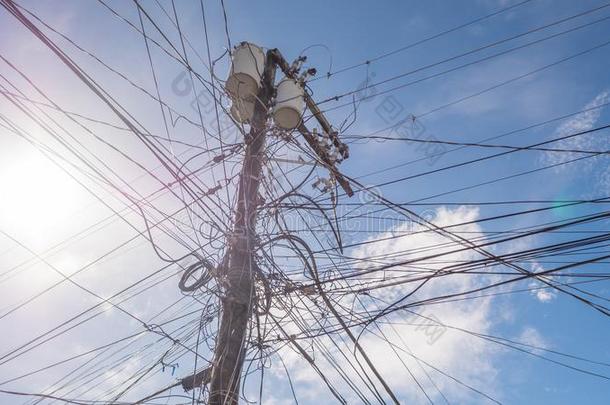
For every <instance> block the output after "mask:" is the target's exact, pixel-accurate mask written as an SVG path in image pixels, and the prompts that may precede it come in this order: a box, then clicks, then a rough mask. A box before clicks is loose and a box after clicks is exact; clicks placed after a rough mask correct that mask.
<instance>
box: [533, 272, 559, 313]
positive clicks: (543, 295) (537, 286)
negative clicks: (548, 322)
mask: <svg viewBox="0 0 610 405" xmlns="http://www.w3.org/2000/svg"><path fill="white" fill-rule="evenodd" d="M541 271H544V269H543V268H542V266H540V265H539V264H538V263H534V264H533V265H532V272H534V273H539V272H541ZM528 287H529V288H531V289H532V290H531V291H530V293H531V294H532V295H533V296H534V297H536V299H537V300H538V301H540V302H542V303H548V302H551V301H553V300H554V299H555V297H557V293H556V292H555V290H553V289H551V288H550V287H549V286H547V285H546V284H543V283H541V282H539V281H532V282H531V283H529V285H528Z"/></svg>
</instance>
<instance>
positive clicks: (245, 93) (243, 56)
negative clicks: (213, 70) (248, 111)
mask: <svg viewBox="0 0 610 405" xmlns="http://www.w3.org/2000/svg"><path fill="white" fill-rule="evenodd" d="M231 62H232V64H231V71H230V73H229V78H228V79H227V82H226V83H225V89H226V90H227V93H229V96H230V97H231V98H233V99H237V98H244V99H245V98H250V97H254V96H256V94H257V93H258V89H259V87H260V83H261V79H262V77H263V70H264V69H265V52H264V51H263V49H262V48H260V47H259V46H256V45H254V44H251V43H249V42H242V43H241V44H239V45H238V46H237V47H236V48H235V50H234V51H233V58H232V61H231Z"/></svg>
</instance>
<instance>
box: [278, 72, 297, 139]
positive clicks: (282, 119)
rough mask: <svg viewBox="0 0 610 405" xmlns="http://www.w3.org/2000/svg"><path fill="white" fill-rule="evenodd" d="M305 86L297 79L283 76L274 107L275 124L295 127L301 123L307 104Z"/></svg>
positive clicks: (285, 127)
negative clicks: (304, 95) (304, 97)
mask: <svg viewBox="0 0 610 405" xmlns="http://www.w3.org/2000/svg"><path fill="white" fill-rule="evenodd" d="M303 92H304V90H303V87H301V85H300V84H299V83H297V82H296V81H295V80H293V79H290V78H288V77H285V78H283V79H282V80H281V81H280V84H278V86H277V98H276V103H275V106H274V107H273V119H274V121H275V124H276V125H277V126H279V127H280V128H283V129H294V128H296V127H297V126H298V125H299V124H300V123H301V115H302V114H303V108H304V106H305V100H304V99H303V94H304V93H303Z"/></svg>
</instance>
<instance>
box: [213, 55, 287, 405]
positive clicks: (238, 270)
mask: <svg viewBox="0 0 610 405" xmlns="http://www.w3.org/2000/svg"><path fill="white" fill-rule="evenodd" d="M261 82H262V83H261V88H260V90H259V92H258V94H257V98H256V101H255V106H254V116H253V117H252V120H251V126H250V133H249V135H248V136H247V139H246V150H245V157H244V163H243V166H242V170H241V175H240V180H239V186H238V196H237V207H236V212H235V221H234V230H233V238H232V240H231V241H230V244H229V250H228V252H227V255H228V258H227V260H226V263H227V267H226V281H227V286H226V295H225V297H223V299H222V319H221V321H220V329H219V331H218V338H217V341H216V348H215V352H214V363H213V370H212V379H211V382H210V401H209V404H210V405H234V404H237V403H238V398H239V385H240V384H239V383H240V375H241V370H242V365H243V362H244V356H245V348H244V343H245V342H244V341H245V338H246V330H247V328H248V321H249V320H250V315H251V314H252V305H253V298H254V297H253V292H254V275H253V272H254V266H256V264H255V263H254V252H253V251H254V249H253V246H254V240H255V227H256V212H257V208H258V187H259V185H260V178H261V169H262V152H263V149H264V146H265V138H266V125H267V117H268V112H269V105H270V102H271V99H272V97H273V90H274V87H273V86H274V82H275V62H274V60H273V53H272V51H267V53H266V58H265V69H264V71H263V75H262V81H261Z"/></svg>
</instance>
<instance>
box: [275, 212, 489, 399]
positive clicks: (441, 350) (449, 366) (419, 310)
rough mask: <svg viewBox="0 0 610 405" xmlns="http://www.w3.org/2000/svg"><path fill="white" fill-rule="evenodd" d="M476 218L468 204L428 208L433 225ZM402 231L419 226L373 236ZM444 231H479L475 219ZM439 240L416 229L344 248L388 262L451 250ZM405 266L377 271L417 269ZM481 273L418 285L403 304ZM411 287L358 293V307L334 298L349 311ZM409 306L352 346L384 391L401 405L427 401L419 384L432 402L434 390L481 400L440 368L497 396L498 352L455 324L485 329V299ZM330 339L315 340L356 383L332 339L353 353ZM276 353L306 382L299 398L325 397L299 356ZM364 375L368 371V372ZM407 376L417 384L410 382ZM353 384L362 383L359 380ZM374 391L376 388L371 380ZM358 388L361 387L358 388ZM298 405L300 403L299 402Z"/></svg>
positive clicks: (460, 285) (464, 255)
mask: <svg viewBox="0 0 610 405" xmlns="http://www.w3.org/2000/svg"><path fill="white" fill-rule="evenodd" d="M478 217H479V211H478V209H477V208H475V207H459V208H456V209H447V208H439V209H437V210H436V211H435V212H434V213H433V215H432V218H431V220H432V221H433V222H434V223H436V224H437V225H439V226H446V225H449V224H455V223H462V222H468V221H472V220H476V219H477V218H478ZM407 230H413V231H418V230H422V228H421V227H419V226H415V227H413V226H412V225H409V224H403V225H401V226H399V227H396V228H394V229H392V230H389V231H388V232H387V234H382V235H378V236H377V238H379V239H384V238H385V237H388V236H390V235H392V231H394V232H395V234H402V231H407ZM452 230H453V231H470V232H481V228H480V227H479V226H478V225H477V224H470V225H465V226H460V227H455V228H452ZM396 231H399V232H396ZM447 242H448V239H446V238H444V237H442V236H439V235H437V234H435V233H432V232H424V233H417V234H412V235H409V236H407V237H401V238H395V239H389V240H385V241H379V242H377V243H371V244H367V245H364V246H363V247H360V248H358V249H356V250H355V251H353V252H351V253H350V255H351V256H356V257H359V258H361V259H363V260H366V259H373V258H375V257H378V258H379V259H380V260H383V261H385V262H388V261H392V260H394V261H395V260H399V259H404V258H405V257H421V256H425V255H427V254H429V252H430V251H432V250H433V251H434V252H435V253H439V252H442V251H449V250H453V249H455V248H456V245H455V244H449V245H444V246H440V247H439V246H438V245H439V244H446V243H447ZM432 247H434V248H432ZM422 249H423V250H422ZM415 250H419V252H418V253H411V254H407V255H404V252H405V251H411V252H413V251H415ZM426 250H427V251H426ZM392 255H397V256H396V257H395V258H394V259H387V258H388V257H393V256H392ZM474 258H477V254H476V253H473V252H470V251H466V252H459V253H451V254H448V255H447V256H444V257H442V258H441V259H437V260H426V261H424V262H422V263H418V266H422V267H425V268H427V269H431V270H432V271H435V270H438V269H440V268H442V267H443V265H444V264H443V263H441V261H442V262H446V261H449V262H455V261H462V260H472V259H474ZM412 270H414V268H413V267H409V266H399V267H396V268H394V269H392V270H391V271H390V270H388V271H387V272H386V274H385V277H386V279H394V280H395V279H397V278H399V277H405V275H407V277H417V276H418V273H408V271H412ZM483 277H484V276H474V275H467V274H462V275H452V276H446V277H437V278H434V279H431V281H429V282H428V283H426V285H424V286H423V287H422V288H421V289H419V290H418V291H417V292H416V293H414V294H413V295H412V296H411V297H410V298H409V300H408V301H406V302H413V301H418V300H422V299H426V298H432V297H437V296H439V295H443V294H447V293H456V292H460V291H466V290H469V289H472V288H474V287H476V286H478V285H481V284H482V283H483V280H484V278H483ZM415 285H417V283H416V282H415V283H404V284H400V285H394V286H390V287H384V288H381V289H379V290H374V291H372V292H371V293H370V294H371V296H372V297H374V299H371V300H368V299H366V297H360V299H362V300H366V301H365V302H366V304H365V305H364V306H361V307H359V306H358V302H355V303H353V302H351V301H347V300H346V299H342V301H341V302H342V303H343V304H344V308H352V304H355V309H354V312H358V311H361V310H363V308H366V309H367V310H369V311H371V310H373V309H376V308H377V309H379V308H381V307H382V305H381V304H379V302H380V301H379V300H383V301H385V302H392V301H394V300H397V299H399V298H401V297H404V296H405V295H406V294H408V293H410V292H412V289H413V287H414V286H415ZM413 312H414V313H409V312H405V311H401V312H397V313H394V314H392V315H391V316H389V317H386V318H383V319H382V320H381V322H379V323H378V325H377V326H371V327H370V328H369V329H368V331H369V333H364V334H363V335H362V337H361V339H360V344H361V345H362V347H363V348H364V349H365V350H366V352H367V353H368V355H369V356H370V358H371V359H372V361H373V363H374V365H375V367H376V368H377V369H378V370H379V372H380V374H381V375H382V376H383V377H384V379H385V380H386V381H387V382H388V384H389V385H390V386H391V387H392V390H393V391H394V392H395V393H397V395H398V396H399V397H400V400H401V401H404V402H405V403H414V404H418V403H427V402H428V400H427V399H426V397H425V396H424V394H423V393H422V389H423V390H424V391H425V392H426V393H427V395H429V396H430V398H431V399H432V400H433V401H434V402H436V401H443V399H442V396H445V397H446V398H447V399H448V400H449V402H450V403H479V402H481V403H489V400H488V399H485V398H484V397H483V396H481V395H480V394H477V393H475V392H474V391H472V390H470V389H468V388H466V387H465V386H464V385H461V384H459V383H456V382H455V381H454V380H452V379H450V378H448V377H446V376H444V375H442V373H446V374H447V375H449V376H452V377H454V378H456V379H458V380H459V381H461V382H463V383H464V384H468V385H469V386H472V387H476V388H477V389H479V390H481V391H483V392H485V393H487V394H489V395H491V396H492V397H497V396H498V395H497V393H496V392H497V389H498V385H496V381H495V377H496V375H497V373H498V370H497V367H496V364H495V363H494V358H495V355H496V353H498V352H499V350H498V349H497V348H496V347H493V346H492V345H490V344H489V343H487V342H485V341H484V340H481V339H478V338H476V337H474V336H472V335H470V334H468V333H465V332H463V331H460V330H459V329H458V328H461V329H464V330H467V331H474V332H480V333H490V331H491V328H492V326H493V323H494V321H496V318H495V317H494V315H493V314H492V310H491V298H481V299H474V300H464V301H454V302H450V303H445V304H437V305H427V306H423V307H415V308H414V310H413ZM350 315H351V313H346V314H345V316H346V317H348V316H350ZM448 326H449V327H448ZM333 339H335V340H334V341H332V340H331V338H329V337H326V338H322V339H320V340H319V342H321V343H323V344H324V346H326V350H328V353H330V354H332V357H333V359H335V360H336V361H337V362H338V365H339V367H340V368H341V370H342V371H343V372H344V373H345V374H347V375H348V376H349V377H350V379H352V380H354V381H358V376H357V373H356V372H355V371H354V370H353V368H352V367H351V366H350V364H349V362H348V361H347V360H346V359H345V358H342V355H341V353H340V352H339V351H338V350H337V348H336V347H335V346H334V344H337V345H339V346H340V347H343V349H344V350H343V352H344V353H346V354H348V355H349V354H350V353H353V352H354V348H353V345H352V344H351V342H350V341H349V340H348V339H347V338H345V340H344V341H341V340H339V339H337V338H336V337H334V338H333ZM312 353H313V354H314V355H315V358H316V364H317V365H318V366H319V367H321V368H323V370H324V372H325V373H327V375H328V376H330V379H331V381H332V382H333V383H334V385H335V387H341V389H342V391H341V392H342V394H343V395H344V396H345V397H346V398H347V399H348V402H349V403H355V402H360V401H359V400H358V398H357V397H355V396H354V395H353V394H351V393H350V392H347V390H346V384H345V383H344V382H343V381H342V380H341V378H340V376H339V375H338V374H337V373H336V372H335V371H334V370H333V369H332V368H331V367H330V365H329V363H328V362H327V360H326V359H325V356H323V355H322V353H321V352H320V351H319V348H318V349H316V348H313V349H312ZM282 358H284V361H285V362H286V364H287V365H288V367H289V368H290V369H291V370H293V372H292V371H291V375H292V377H293V379H295V380H297V381H298V382H299V384H301V385H300V386H301V387H303V384H306V386H307V387H308V389H307V390H306V392H307V396H311V401H312V403H313V401H316V402H318V403H319V398H320V396H322V395H323V396H325V397H327V396H328V394H329V392H328V389H327V388H326V387H325V386H323V385H321V383H320V379H319V377H317V375H315V373H314V372H313V371H312V370H311V368H310V367H308V366H306V364H305V363H304V362H303V360H302V359H299V356H297V355H295V354H288V353H287V356H284V354H282ZM348 358H349V359H350V361H351V362H354V358H353V357H348ZM357 358H358V361H359V363H361V364H364V361H363V360H362V357H361V356H360V355H358V356H357ZM365 367H366V366H365ZM435 368H436V370H435ZM278 373H279V371H278ZM367 374H368V375H372V374H371V373H370V372H368V371H367ZM414 379H416V380H417V382H418V383H419V385H421V387H422V388H419V387H418V384H416V382H415V381H414ZM359 386H360V387H361V389H362V383H360V385H359ZM378 389H379V390H382V388H381V386H380V385H379V384H378ZM363 391H365V390H364V389H363ZM301 394H303V393H301ZM368 394H369V396H370V395H371V394H370V393H368ZM350 395H351V396H350ZM316 398H317V399H316ZM331 402H332V401H331ZM304 403H308V402H307V401H305V402H304ZM323 403H326V402H323Z"/></svg>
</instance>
